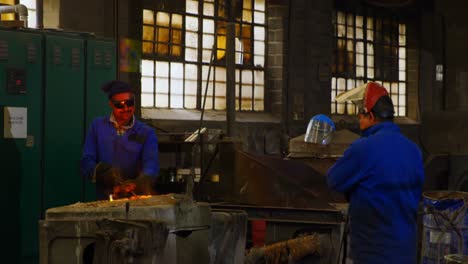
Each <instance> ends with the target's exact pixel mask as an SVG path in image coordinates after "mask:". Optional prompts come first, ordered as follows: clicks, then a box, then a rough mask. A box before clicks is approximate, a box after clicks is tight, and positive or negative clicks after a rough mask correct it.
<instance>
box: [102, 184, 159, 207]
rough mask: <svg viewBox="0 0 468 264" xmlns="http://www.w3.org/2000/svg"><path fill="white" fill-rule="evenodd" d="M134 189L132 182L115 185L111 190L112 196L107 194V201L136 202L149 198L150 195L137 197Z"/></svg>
mask: <svg viewBox="0 0 468 264" xmlns="http://www.w3.org/2000/svg"><path fill="white" fill-rule="evenodd" d="M135 188H136V184H135V183H134V182H126V183H123V184H120V185H116V186H114V188H113V192H112V194H109V201H111V202H113V201H122V200H137V199H147V198H150V197H151V195H137V194H136V193H135Z"/></svg>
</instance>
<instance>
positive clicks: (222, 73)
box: [215, 67, 226, 82]
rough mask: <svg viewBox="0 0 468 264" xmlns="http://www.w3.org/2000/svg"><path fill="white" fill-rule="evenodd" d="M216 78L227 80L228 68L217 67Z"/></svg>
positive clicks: (217, 79)
mask: <svg viewBox="0 0 468 264" xmlns="http://www.w3.org/2000/svg"><path fill="white" fill-rule="evenodd" d="M215 78H216V81H223V82H226V68H224V67H216V70H215Z"/></svg>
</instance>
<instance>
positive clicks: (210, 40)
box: [203, 35, 214, 49]
mask: <svg viewBox="0 0 468 264" xmlns="http://www.w3.org/2000/svg"><path fill="white" fill-rule="evenodd" d="M213 44H214V36H213V35H203V48H205V49H206V48H208V49H211V48H213Z"/></svg>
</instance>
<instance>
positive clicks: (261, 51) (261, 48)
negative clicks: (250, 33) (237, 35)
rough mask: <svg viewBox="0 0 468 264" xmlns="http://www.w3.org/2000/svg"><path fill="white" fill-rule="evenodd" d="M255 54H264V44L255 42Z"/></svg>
mask: <svg viewBox="0 0 468 264" xmlns="http://www.w3.org/2000/svg"><path fill="white" fill-rule="evenodd" d="M254 45H255V54H259V55H263V54H265V42H263V41H255V42H254Z"/></svg>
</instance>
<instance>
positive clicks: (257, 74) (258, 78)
mask: <svg viewBox="0 0 468 264" xmlns="http://www.w3.org/2000/svg"><path fill="white" fill-rule="evenodd" d="M254 78H255V84H256V85H259V84H262V85H263V84H264V82H265V75H264V73H263V71H254Z"/></svg>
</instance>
